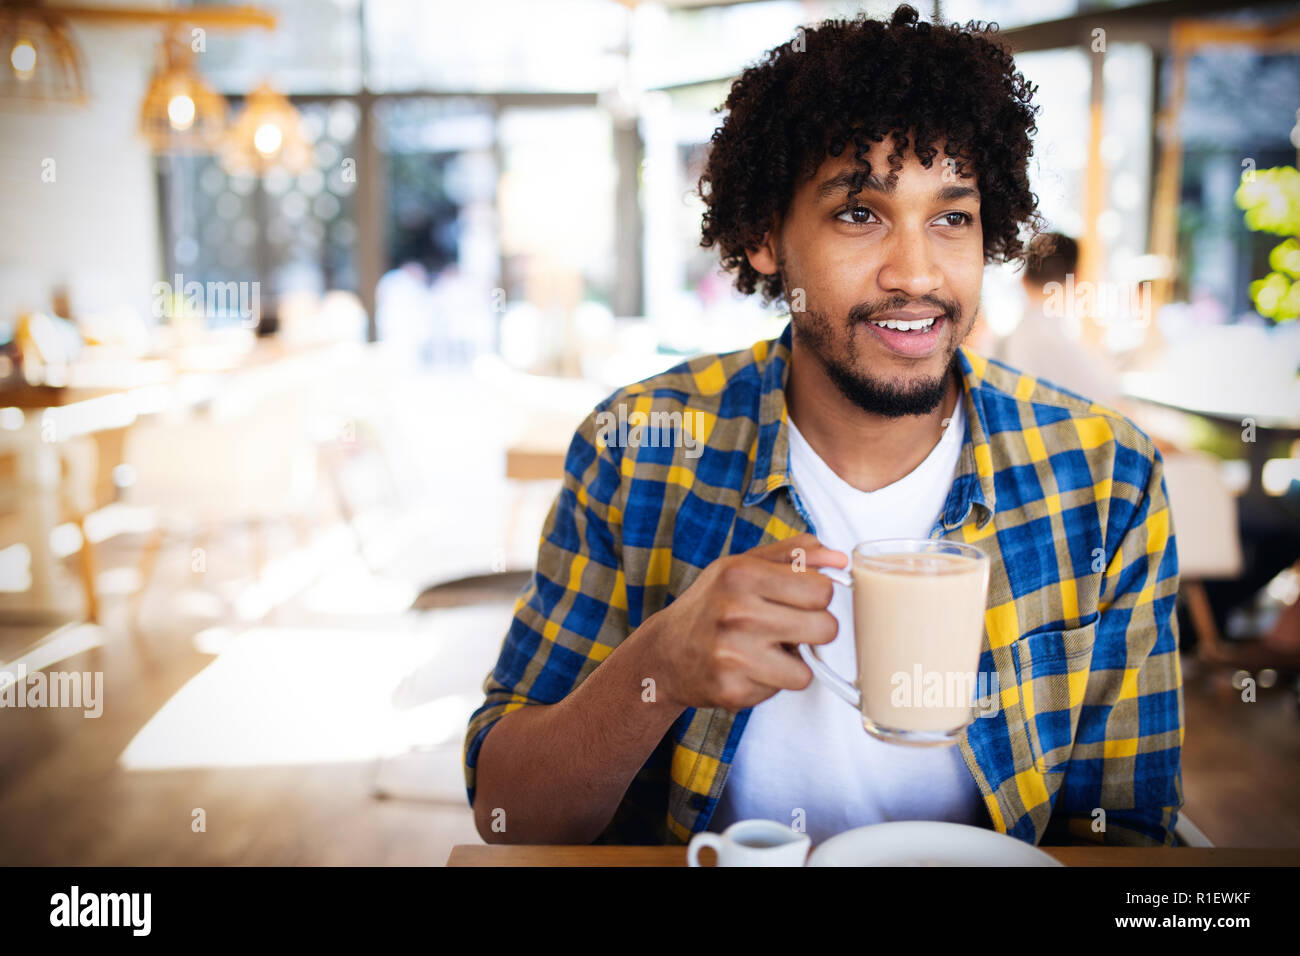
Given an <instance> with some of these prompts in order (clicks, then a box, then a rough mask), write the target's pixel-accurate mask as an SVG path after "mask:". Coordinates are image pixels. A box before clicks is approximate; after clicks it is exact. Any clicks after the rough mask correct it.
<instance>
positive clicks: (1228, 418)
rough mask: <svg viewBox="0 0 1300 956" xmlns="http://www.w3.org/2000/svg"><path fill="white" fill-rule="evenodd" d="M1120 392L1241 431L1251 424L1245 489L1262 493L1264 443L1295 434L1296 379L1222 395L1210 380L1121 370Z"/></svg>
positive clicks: (1298, 429)
mask: <svg viewBox="0 0 1300 956" xmlns="http://www.w3.org/2000/svg"><path fill="white" fill-rule="evenodd" d="M1123 381H1124V394H1125V395H1126V396H1127V397H1128V398H1131V399H1136V400H1137V401H1140V402H1147V403H1148V404H1151V405H1158V406H1160V407H1161V408H1168V409H1173V410H1174V411H1177V412H1182V413H1184V414H1187V415H1196V416H1199V417H1201V418H1207V419H1209V420H1210V421H1212V422H1215V423H1216V424H1219V425H1222V426H1225V427H1227V428H1232V429H1237V430H1238V431H1244V430H1245V428H1246V427H1247V424H1253V426H1254V441H1243V444H1246V445H1248V446H1249V448H1248V449H1247V452H1246V459H1247V461H1248V462H1249V463H1250V481H1249V483H1248V485H1247V487H1246V490H1245V494H1247V495H1251V496H1257V495H1263V494H1264V493H1265V492H1264V465H1265V463H1266V462H1267V461H1268V460H1269V458H1270V457H1271V454H1270V449H1271V448H1272V447H1273V446H1274V445H1276V444H1277V443H1279V442H1285V441H1296V440H1297V439H1300V385H1297V384H1296V383H1292V384H1291V385H1290V386H1288V387H1286V388H1282V389H1279V390H1278V391H1277V393H1276V394H1275V395H1272V396H1268V397H1264V396H1250V397H1249V399H1250V400H1242V399H1240V398H1234V397H1233V396H1232V395H1225V394H1224V391H1223V389H1222V388H1221V387H1218V384H1217V383H1216V382H1214V381H1206V380H1204V379H1197V378H1192V379H1191V380H1190V381H1189V380H1188V379H1187V378H1185V377H1180V376H1174V375H1172V374H1170V373H1167V372H1130V373H1128V374H1126V375H1125V376H1124V379H1123Z"/></svg>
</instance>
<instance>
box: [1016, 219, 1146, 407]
mask: <svg viewBox="0 0 1300 956" xmlns="http://www.w3.org/2000/svg"><path fill="white" fill-rule="evenodd" d="M1078 264H1079V244H1078V243H1077V242H1075V241H1074V240H1073V239H1071V238H1070V237H1069V236H1065V235H1062V234H1061V233H1058V232H1048V233H1043V234H1042V235H1039V236H1035V237H1034V241H1033V242H1032V243H1030V247H1029V253H1028V255H1027V256H1026V257H1025V272H1024V276H1023V277H1022V280H1021V285H1022V286H1023V287H1024V290H1025V313H1024V316H1023V317H1022V318H1021V320H1020V323H1019V324H1018V325H1017V326H1016V327H1015V328H1014V329H1012V330H1011V332H1009V333H1008V334H1007V335H1006V336H1005V337H1004V338H1003V339H1002V340H1001V341H999V342H998V343H997V345H996V346H995V349H994V353H993V354H994V355H995V356H996V357H997V358H998V359H1000V360H1001V361H1003V362H1005V363H1006V364H1007V365H1010V366H1012V367H1013V368H1016V369H1019V370H1020V371H1022V372H1028V373H1029V374H1030V375H1034V376H1042V377H1044V378H1048V379H1051V380H1052V382H1053V383H1054V384H1056V385H1060V386H1061V387H1063V388H1068V389H1069V390H1070V391H1072V392H1075V393H1076V394H1078V395H1081V396H1083V397H1084V398H1089V399H1091V400H1093V401H1095V402H1100V403H1101V404H1102V405H1106V406H1109V407H1111V408H1118V405H1119V403H1120V402H1121V401H1122V396H1121V394H1120V387H1119V376H1118V375H1117V374H1116V373H1115V371H1114V369H1113V368H1111V367H1110V366H1109V365H1108V363H1107V362H1106V361H1105V359H1104V358H1103V357H1101V356H1098V355H1096V354H1095V353H1094V352H1093V351H1092V349H1091V348H1090V347H1089V346H1088V344H1087V342H1085V341H1084V340H1083V339H1082V338H1081V337H1080V336H1079V335H1078V334H1071V332H1070V331H1069V330H1068V329H1067V328H1066V326H1065V320H1066V316H1063V315H1054V314H1052V298H1053V297H1052V290H1053V289H1054V288H1055V289H1056V290H1057V295H1058V297H1059V294H1060V291H1059V290H1060V289H1063V288H1064V287H1065V285H1066V282H1067V276H1069V275H1071V274H1072V273H1075V272H1076V271H1077V269H1078ZM1052 283H1057V285H1056V286H1053V285H1052ZM1124 411H1127V410H1126V409H1124Z"/></svg>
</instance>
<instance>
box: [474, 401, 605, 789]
mask: <svg viewBox="0 0 1300 956" xmlns="http://www.w3.org/2000/svg"><path fill="white" fill-rule="evenodd" d="M603 404H608V402H606V403H603ZM602 407H603V405H602V406H598V408H597V409H596V410H593V411H592V412H591V413H590V414H589V415H588V416H587V418H586V419H585V420H584V421H583V422H582V424H581V425H580V426H579V427H578V429H577V431H576V432H575V434H574V436H573V440H572V441H571V442H570V444H569V449H568V452H567V454H566V455H565V462H564V483H563V486H562V487H561V489H560V493H559V495H558V496H557V497H556V499H555V502H554V504H552V506H551V510H550V512H549V513H548V515H547V518H546V522H545V525H544V527H543V530H542V536H541V542H540V544H539V547H538V552H537V564H536V567H535V569H534V571H533V575H532V578H531V579H530V580H529V582H528V584H527V585H526V586H525V588H524V590H523V591H522V592H521V593H520V595H519V597H518V598H517V599H516V601H515V610H514V619H513V620H512V621H511V624H510V628H509V630H508V631H507V633H506V636H505V641H504V642H503V644H502V647H501V654H500V656H499V657H498V659H497V662H496V665H495V667H493V669H492V671H491V672H490V673H489V674H488V676H487V678H486V679H485V680H484V683H483V692H484V695H485V696H484V701H483V704H482V705H481V706H480V707H479V708H478V709H477V710H476V711H475V712H474V713H473V714H472V715H471V716H470V720H469V726H468V729H467V731H466V735H465V746H464V752H463V758H464V769H465V788H466V792H467V794H468V797H469V803H470V806H471V807H472V806H473V805H474V787H475V771H476V767H477V764H478V755H479V750H480V748H481V747H482V746H483V739H484V738H485V737H486V736H487V734H488V731H490V730H491V729H492V727H493V726H494V725H495V724H496V722H497V721H498V720H500V719H501V718H502V717H504V716H505V715H506V714H508V713H510V712H511V711H513V710H517V709H519V708H520V707H526V706H529V705H533V704H554V703H556V702H557V701H560V700H562V699H563V698H564V697H565V696H566V695H567V694H568V693H569V692H570V691H572V690H573V689H574V688H575V687H577V686H578V684H580V683H581V682H582V681H583V680H585V679H586V677H587V675H588V674H590V673H591V672H592V671H593V670H594V669H595V668H596V666H597V665H598V664H599V663H600V662H601V661H603V660H604V659H605V658H606V657H607V656H608V655H609V653H610V652H611V651H612V650H613V649H614V648H615V647H616V646H618V644H619V643H620V642H621V641H622V640H623V638H625V637H626V636H627V634H628V615H627V588H626V583H625V581H624V576H623V570H622V559H621V550H622V548H621V543H620V542H621V525H622V511H621V499H620V497H619V496H620V468H621V460H620V458H619V457H616V454H615V453H616V452H617V451H618V449H617V448H614V449H611V448H610V447H609V446H608V445H606V443H605V442H604V441H603V433H602V431H601V429H600V428H598V425H599V423H600V421H601V415H602V411H601V409H602Z"/></svg>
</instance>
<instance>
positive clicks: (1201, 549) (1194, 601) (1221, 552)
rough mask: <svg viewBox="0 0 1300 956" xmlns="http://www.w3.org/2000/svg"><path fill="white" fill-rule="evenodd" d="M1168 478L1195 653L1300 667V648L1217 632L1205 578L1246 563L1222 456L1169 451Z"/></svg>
mask: <svg viewBox="0 0 1300 956" xmlns="http://www.w3.org/2000/svg"><path fill="white" fill-rule="evenodd" d="M1165 484H1166V487H1167V488H1168V491H1169V506H1170V509H1171V510H1172V511H1173V515H1174V532H1175V534H1176V535H1177V540H1178V567H1179V575H1180V587H1179V590H1180V591H1181V593H1182V595H1183V597H1184V599H1185V600H1186V602H1187V610H1188V613H1189V614H1190V615H1191V619H1192V626H1193V628H1194V630H1195V632H1196V647H1197V656H1198V657H1199V658H1200V659H1201V660H1202V661H1204V662H1205V663H1207V664H1222V665H1227V666H1231V667H1236V668H1242V669H1245V670H1250V671H1258V670H1261V669H1263V668H1277V669H1279V670H1288V671H1298V670H1300V648H1296V647H1290V646H1286V645H1284V644H1281V643H1279V642H1272V643H1270V642H1268V641H1266V640H1253V641H1225V640H1224V639H1223V636H1222V635H1221V634H1220V633H1219V628H1218V625H1217V623H1216V622H1215V619H1214V612H1213V609H1212V608H1211V605H1210V599H1209V596H1208V595H1207V594H1206V593H1205V587H1204V585H1203V583H1202V582H1203V581H1207V580H1213V579H1222V578H1236V577H1239V576H1240V575H1241V574H1242V571H1243V566H1244V564H1243V560H1242V552H1241V536H1240V532H1239V530H1238V524H1237V499H1236V497H1235V496H1234V495H1233V493H1232V491H1231V490H1230V489H1229V488H1228V485H1227V484H1226V482H1225V481H1224V480H1223V473H1222V471H1221V468H1220V464H1219V460H1218V459H1217V458H1215V457H1214V456H1213V455H1209V454H1207V453H1205V452H1179V453H1177V454H1171V455H1168V456H1166V457H1165ZM1289 613H1291V614H1292V615H1294V614H1295V613H1297V612H1296V610H1294V609H1289Z"/></svg>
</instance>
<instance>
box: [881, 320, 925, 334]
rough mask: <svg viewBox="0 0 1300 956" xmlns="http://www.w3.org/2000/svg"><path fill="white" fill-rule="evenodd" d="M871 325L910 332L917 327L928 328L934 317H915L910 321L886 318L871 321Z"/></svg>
mask: <svg viewBox="0 0 1300 956" xmlns="http://www.w3.org/2000/svg"><path fill="white" fill-rule="evenodd" d="M871 324H872V325H878V326H880V327H881V328H882V329H898V330H899V331H900V332H912V331H915V330H917V329H928V328H929V327H930V326H932V325H934V319H915V320H913V321H911V322H899V321H897V320H896V319H888V320H886V321H884V322H872V323H871Z"/></svg>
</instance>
